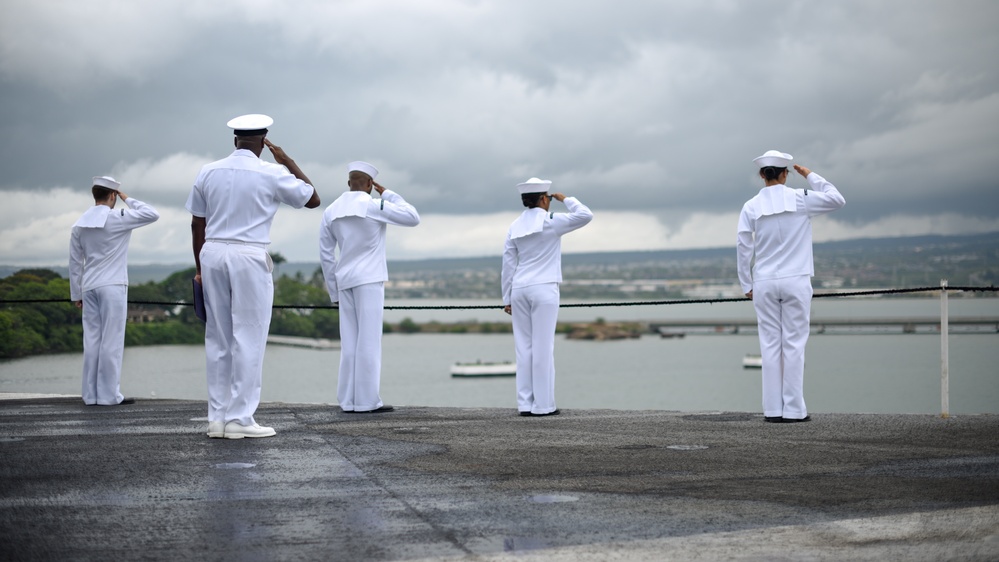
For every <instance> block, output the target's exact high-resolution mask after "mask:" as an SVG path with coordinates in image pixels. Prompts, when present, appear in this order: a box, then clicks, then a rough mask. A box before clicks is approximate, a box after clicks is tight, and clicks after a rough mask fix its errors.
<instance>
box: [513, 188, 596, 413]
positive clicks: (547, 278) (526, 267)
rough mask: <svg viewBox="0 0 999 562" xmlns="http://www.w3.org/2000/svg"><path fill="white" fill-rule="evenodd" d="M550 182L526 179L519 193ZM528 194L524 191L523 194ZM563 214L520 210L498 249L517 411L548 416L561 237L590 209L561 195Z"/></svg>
mask: <svg viewBox="0 0 999 562" xmlns="http://www.w3.org/2000/svg"><path fill="white" fill-rule="evenodd" d="M550 185H551V182H550V181H544V180H538V179H536V178H531V179H530V180H528V181H527V182H525V183H523V184H520V185H518V190H519V191H520V193H522V194H523V193H540V192H544V191H547V189H548V187H549V186H550ZM525 190H528V191H525ZM564 203H565V206H566V208H568V210H569V212H568V213H550V212H548V211H545V210H544V209H542V208H539V207H535V208H533V209H526V210H524V212H523V213H521V215H520V217H518V218H517V220H515V221H514V222H513V224H512V225H510V229H509V231H508V232H507V235H506V242H505V244H504V248H503V269H502V273H501V283H502V289H503V304H504V305H510V308H511V314H512V316H513V337H514V344H515V346H516V356H517V377H516V382H517V410H518V411H520V412H521V413H526V412H530V413H531V414H537V415H541V414H550V413H552V412H554V411H555V410H556V407H555V324H556V322H557V321H558V307H559V283H561V282H562V236H564V235H565V234H568V233H570V232H572V231H573V230H576V229H578V228H582V227H583V226H585V225H586V224H587V223H589V222H590V221H591V220H592V219H593V213H592V212H590V209H589V208H588V207H587V206H586V205H583V204H582V203H580V202H579V200H578V199H576V198H575V197H566V198H565V201H564Z"/></svg>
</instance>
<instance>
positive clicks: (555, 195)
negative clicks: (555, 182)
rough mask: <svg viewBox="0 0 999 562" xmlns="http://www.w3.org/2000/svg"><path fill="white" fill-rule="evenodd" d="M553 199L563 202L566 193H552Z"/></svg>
mask: <svg viewBox="0 0 999 562" xmlns="http://www.w3.org/2000/svg"><path fill="white" fill-rule="evenodd" d="M552 199H555V200H556V201H559V202H562V201H565V195H562V194H561V193H552Z"/></svg>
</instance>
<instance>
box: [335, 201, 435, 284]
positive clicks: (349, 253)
mask: <svg viewBox="0 0 999 562" xmlns="http://www.w3.org/2000/svg"><path fill="white" fill-rule="evenodd" d="M390 224H394V225H396V226H416V225H418V224H420V215H419V213H417V212H416V208H414V207H413V206H412V205H410V204H409V203H407V202H406V200H405V199H403V198H402V196H401V195H399V194H398V193H396V192H394V191H392V190H389V189H386V190H384V191H383V192H382V198H381V199H380V200H379V199H374V198H372V197H371V195H370V194H369V193H367V192H364V191H348V192H345V193H344V194H343V195H341V196H340V197H337V199H336V201H334V202H332V203H330V206H329V207H326V211H324V212H323V219H322V222H321V223H320V225H319V260H320V262H322V266H323V277H324V278H325V279H326V290H327V291H328V292H329V294H330V300H331V301H333V302H339V301H340V296H339V292H340V291H343V290H346V289H352V288H354V287H357V286H359V285H365V284H367V283H379V282H384V281H387V280H388V266H387V265H386V263H385V230H386V228H385V227H386V226H387V225H390ZM338 246H339V257H338V256H337V247H338Z"/></svg>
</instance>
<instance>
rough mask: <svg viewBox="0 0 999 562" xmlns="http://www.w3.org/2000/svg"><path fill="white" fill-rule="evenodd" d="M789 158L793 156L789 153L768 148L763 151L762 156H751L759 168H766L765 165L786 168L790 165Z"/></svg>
mask: <svg viewBox="0 0 999 562" xmlns="http://www.w3.org/2000/svg"><path fill="white" fill-rule="evenodd" d="M791 160H794V158H793V157H792V156H791V155H790V154H787V153H785V152H781V151H779V150H768V151H766V152H764V153H763V156H757V157H756V158H753V162H756V164H757V165H758V166H759V167H761V168H766V167H767V166H773V167H774V168H787V167H788V166H790V165H791Z"/></svg>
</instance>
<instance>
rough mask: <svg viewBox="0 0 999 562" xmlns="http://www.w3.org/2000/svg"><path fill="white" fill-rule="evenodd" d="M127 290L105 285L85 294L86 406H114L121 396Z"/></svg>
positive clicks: (83, 393) (84, 362)
mask: <svg viewBox="0 0 999 562" xmlns="http://www.w3.org/2000/svg"><path fill="white" fill-rule="evenodd" d="M127 316H128V286H127V285H105V286H103V287H97V288H96V289H91V290H89V291H87V292H85V293H83V390H82V396H83V403H84V404H89V405H93V404H101V405H104V406H111V405H114V404H118V403H120V402H121V401H122V400H123V399H124V398H125V397H124V396H122V394H121V391H120V388H119V383H120V382H121V358H122V355H123V354H124V353H125V319H126V318H127Z"/></svg>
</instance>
